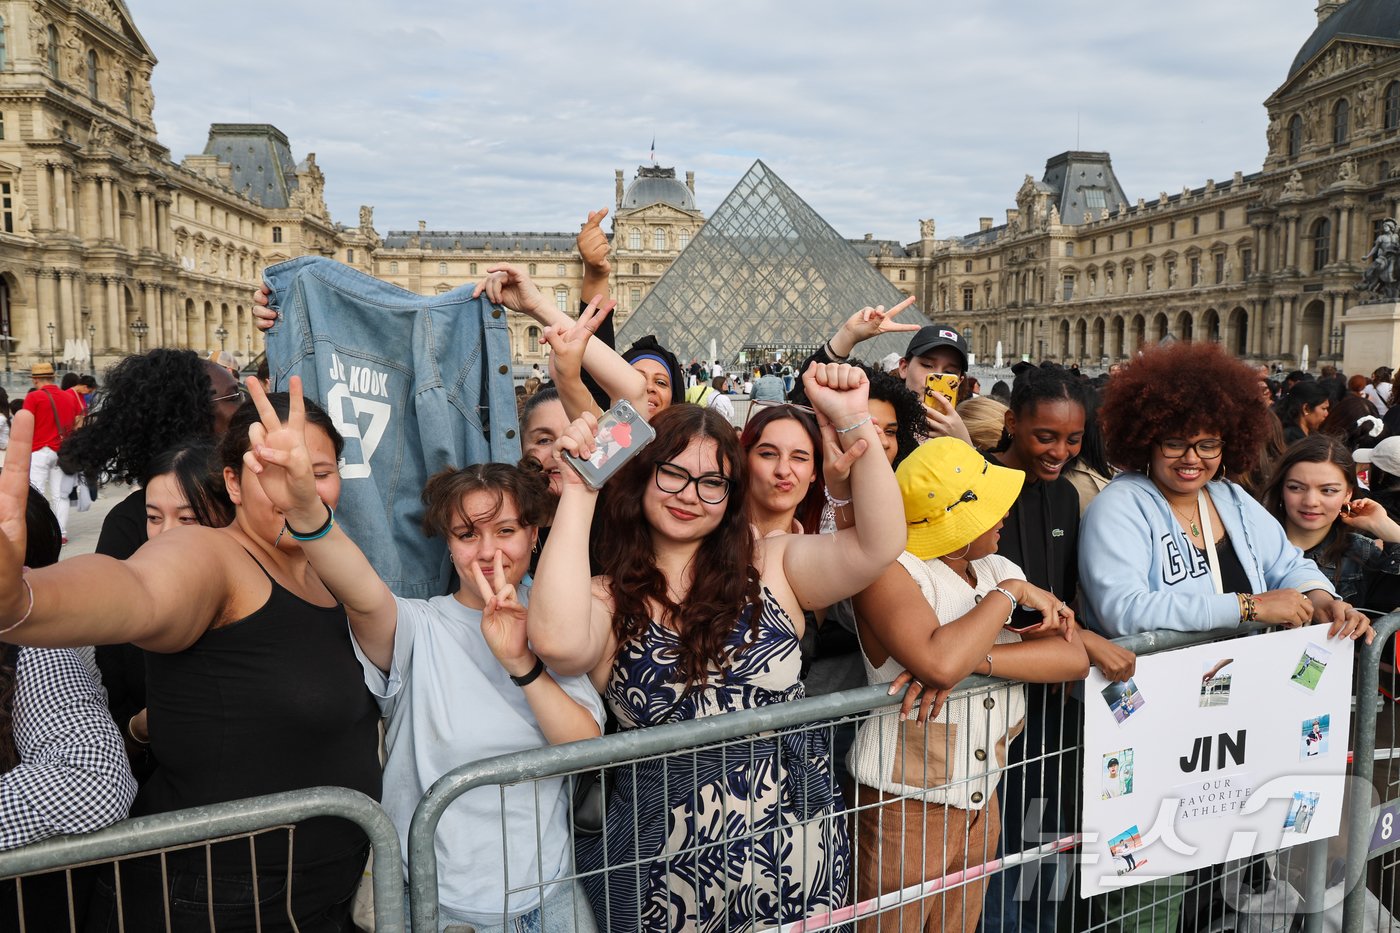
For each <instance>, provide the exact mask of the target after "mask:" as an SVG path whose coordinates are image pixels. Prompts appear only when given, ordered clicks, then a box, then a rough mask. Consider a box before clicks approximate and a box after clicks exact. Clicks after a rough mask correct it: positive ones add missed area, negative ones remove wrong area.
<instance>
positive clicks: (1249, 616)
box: [1235, 593, 1259, 624]
mask: <svg viewBox="0 0 1400 933" xmlns="http://www.w3.org/2000/svg"><path fill="white" fill-rule="evenodd" d="M1235 598H1236V599H1238V600H1239V603H1240V623H1241V624H1244V623H1245V622H1256V621H1258V619H1259V600H1258V599H1256V598H1255V596H1254V594H1253V593H1236V594H1235Z"/></svg>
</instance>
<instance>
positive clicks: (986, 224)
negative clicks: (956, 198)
mask: <svg viewBox="0 0 1400 933" xmlns="http://www.w3.org/2000/svg"><path fill="white" fill-rule="evenodd" d="M977 229H978V231H979V232H981V233H986V232H987V231H988V230H990V229H992V218H990V217H978V218H977Z"/></svg>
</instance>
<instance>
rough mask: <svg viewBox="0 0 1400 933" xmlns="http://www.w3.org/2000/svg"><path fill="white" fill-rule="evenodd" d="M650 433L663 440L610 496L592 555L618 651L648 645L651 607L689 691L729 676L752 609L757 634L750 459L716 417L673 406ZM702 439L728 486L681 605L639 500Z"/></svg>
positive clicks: (626, 471) (625, 471) (613, 484)
mask: <svg viewBox="0 0 1400 933" xmlns="http://www.w3.org/2000/svg"><path fill="white" fill-rule="evenodd" d="M651 426H652V427H653V428H654V429H655V430H656V440H654V441H652V442H651V443H650V444H648V445H647V446H646V447H644V448H642V451H641V453H639V454H638V455H637V456H636V457H634V458H633V459H632V460H630V461H629V462H628V463H627V465H626V466H624V467H623V468H622V469H621V470H619V471H618V473H617V475H616V476H615V477H613V479H612V480H611V481H610V482H609V483H608V485H607V487H606V488H605V489H604V492H603V497H602V502H601V503H599V520H598V521H596V522H594V525H593V554H594V560H595V561H596V562H597V564H598V567H599V568H600V570H601V572H602V573H603V574H605V575H606V576H608V577H609V578H610V581H611V582H610V584H609V587H610V592H611V595H612V600H613V634H614V635H615V636H616V637H617V640H618V642H619V643H620V644H627V643H629V642H631V641H634V640H636V639H639V638H641V637H642V635H643V633H644V632H645V631H646V627H647V625H648V623H649V622H650V620H651V613H650V611H649V610H648V608H647V604H648V601H650V602H651V603H652V604H654V605H657V606H660V607H661V615H662V618H661V619H660V620H658V621H661V622H665V623H668V624H669V625H670V626H671V628H673V629H674V630H675V632H676V634H677V636H678V638H679V640H680V646H681V647H680V660H679V663H678V664H677V670H678V672H679V674H680V676H681V677H682V678H684V680H685V684H686V686H687V687H690V686H694V685H699V684H703V683H704V682H705V681H706V680H708V679H709V676H710V673H711V670H712V669H715V670H718V671H720V672H723V671H725V670H726V669H727V668H728V666H729V663H730V661H731V659H732V653H731V652H730V651H728V650H726V648H725V642H726V640H727V639H728V637H729V635H730V633H731V632H733V630H734V625H735V621H736V620H737V619H738V618H739V617H740V616H741V615H742V614H743V613H744V612H745V611H746V610H747V611H749V613H750V619H749V624H750V631H753V630H754V629H756V628H757V625H758V612H757V611H756V610H757V607H758V604H759V583H758V571H756V570H755V569H754V567H753V536H752V533H751V532H750V531H749V521H748V516H747V514H746V512H745V508H744V490H745V489H746V488H747V485H746V476H745V470H744V457H743V454H742V452H741V451H740V449H739V440H738V437H737V436H736V434H735V433H734V427H733V426H732V425H731V424H730V423H729V422H728V421H726V420H725V419H724V417H723V416H721V415H720V414H718V413H717V412H715V411H713V410H712V409H708V408H701V407H700V406H698V405H689V404H681V405H672V406H671V407H669V408H666V409H663V410H662V411H659V412H657V414H656V416H655V417H654V418H652V421H651ZM695 438H708V439H709V440H713V441H714V442H715V444H716V446H717V447H718V452H717V453H718V459H719V468H720V471H721V472H722V473H723V474H724V475H725V476H726V477H728V478H729V483H730V486H729V497H728V498H727V499H725V500H724V515H723V516H722V517H721V518H720V523H719V526H718V527H717V528H715V530H714V531H712V532H710V534H709V535H707V536H706V537H705V539H704V540H703V541H701V543H700V549H699V551H697V552H696V554H695V558H694V567H695V571H694V574H693V575H692V578H691V583H690V591H689V592H688V593H687V594H685V596H684V599H683V600H682V601H681V602H676V601H674V600H672V599H671V595H670V593H669V592H668V591H667V587H666V577H665V575H664V574H662V572H661V571H660V570H658V569H657V567H656V552H655V549H654V545H653V543H652V537H651V526H650V525H649V524H648V523H647V519H646V514H645V512H644V511H643V508H642V497H643V495H644V494H645V492H646V489H647V487H648V486H649V485H651V484H652V483H653V482H654V481H655V475H656V465H657V464H658V463H663V462H666V461H669V460H671V459H672V458H673V457H675V456H676V455H677V454H679V453H680V452H681V451H682V450H684V449H685V448H686V445H688V444H689V443H690V442H691V441H692V440H693V439H695ZM736 650H737V649H736Z"/></svg>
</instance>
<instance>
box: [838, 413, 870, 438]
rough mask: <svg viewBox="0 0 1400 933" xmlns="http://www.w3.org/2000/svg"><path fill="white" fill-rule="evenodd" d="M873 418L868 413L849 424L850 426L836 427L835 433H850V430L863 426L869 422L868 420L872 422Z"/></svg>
mask: <svg viewBox="0 0 1400 933" xmlns="http://www.w3.org/2000/svg"><path fill="white" fill-rule="evenodd" d="M874 420H875V419H874V418H872V417H870V416H869V415H866V416H865V417H864V418H862V419H860V420H859V421H857V422H856V423H855V424H853V425H851V426H850V427H847V428H837V429H836V433H837V434H850V433H851V432H852V431H854V430H855V429H856V428H859V427H863V426H865V425H867V424H869V423H870V422H872V421H874Z"/></svg>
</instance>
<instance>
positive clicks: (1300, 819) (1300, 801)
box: [1283, 790, 1322, 833]
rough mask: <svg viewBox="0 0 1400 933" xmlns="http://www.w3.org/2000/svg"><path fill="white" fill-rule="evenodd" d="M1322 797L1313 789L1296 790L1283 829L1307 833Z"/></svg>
mask: <svg viewBox="0 0 1400 933" xmlns="http://www.w3.org/2000/svg"><path fill="white" fill-rule="evenodd" d="M1321 799H1322V795H1321V794H1319V793H1315V792H1313V791H1303V790H1297V791H1294V792H1293V802H1292V803H1290V804H1289V806H1288V816H1287V817H1286V818H1285V819H1284V821H1283V831H1284V832H1286V833H1306V832H1307V831H1308V826H1309V825H1311V824H1312V818H1313V814H1314V813H1316V812H1317V802H1318V801H1319V800H1321Z"/></svg>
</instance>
